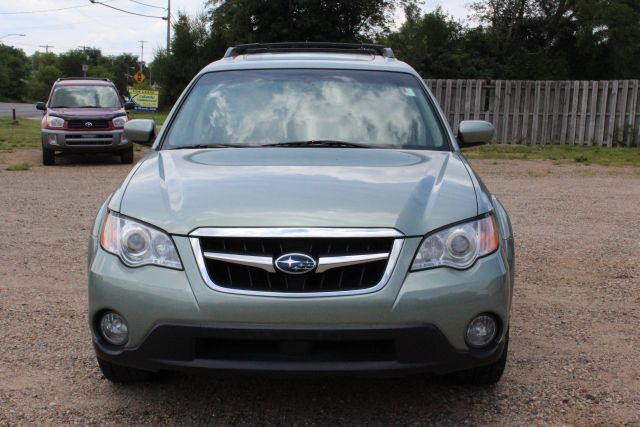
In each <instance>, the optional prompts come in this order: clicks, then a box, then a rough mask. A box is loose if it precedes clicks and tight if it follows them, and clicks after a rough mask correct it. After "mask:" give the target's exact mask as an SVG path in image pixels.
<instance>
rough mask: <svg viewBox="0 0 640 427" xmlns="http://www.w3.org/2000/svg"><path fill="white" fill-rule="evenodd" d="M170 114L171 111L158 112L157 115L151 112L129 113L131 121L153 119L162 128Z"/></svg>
mask: <svg viewBox="0 0 640 427" xmlns="http://www.w3.org/2000/svg"><path fill="white" fill-rule="evenodd" d="M168 114H169V111H158V112H157V113H153V112H150V111H131V112H130V113H129V119H131V120H133V119H151V120H153V121H154V122H156V124H157V125H158V126H161V125H162V124H163V123H164V121H165V120H166V119H167V115H168Z"/></svg>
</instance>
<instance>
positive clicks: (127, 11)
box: [89, 0, 167, 19]
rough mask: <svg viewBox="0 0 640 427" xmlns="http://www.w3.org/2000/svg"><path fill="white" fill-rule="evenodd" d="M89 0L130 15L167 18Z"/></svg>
mask: <svg viewBox="0 0 640 427" xmlns="http://www.w3.org/2000/svg"><path fill="white" fill-rule="evenodd" d="M89 1H90V2H91V4H101V5H102V6H106V7H108V8H111V9H115V10H119V11H120V12H124V13H128V14H130V15H137V16H143V17H145V18H157V19H167V18H166V17H165V16H154V15H145V14H143V13H137V12H131V11H129V10H124V9H120V8H118V7H115V6H111V5H108V4H106V3H102V2H99V1H97V0H89Z"/></svg>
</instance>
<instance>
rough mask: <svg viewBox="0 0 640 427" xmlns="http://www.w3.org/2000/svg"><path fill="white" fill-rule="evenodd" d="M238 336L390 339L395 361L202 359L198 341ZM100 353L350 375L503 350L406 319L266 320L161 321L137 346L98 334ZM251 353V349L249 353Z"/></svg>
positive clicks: (209, 366)
mask: <svg viewBox="0 0 640 427" xmlns="http://www.w3.org/2000/svg"><path fill="white" fill-rule="evenodd" d="M208 339H212V340H229V339H231V340H240V341H242V342H247V341H251V340H255V341H264V340H269V341H274V342H282V341H285V342H288V341H300V340H310V341H312V342H315V341H321V342H333V343H337V344H338V346H339V343H340V342H341V341H345V342H347V343H353V342H357V341H371V340H384V341H392V342H393V343H394V348H395V359H394V360H390V359H389V360H387V359H384V360H333V359H331V360H326V361H325V360H322V361H318V360H309V361H308V360H304V359H296V360H287V359H286V358H285V359H282V360H274V359H272V358H267V359H264V360H261V359H259V360H254V359H252V358H251V357H248V358H245V357H242V358H240V359H237V360H235V359H231V360H229V359H222V360H220V359H215V358H213V359H210V358H198V357H197V355H198V354H199V353H198V351H197V349H196V345H197V342H198V340H208ZM93 344H94V348H95V351H96V355H97V356H98V357H99V358H100V359H103V360H106V361H109V362H111V363H114V364H117V365H121V366H129V367H132V368H138V369H144V370H149V371H160V370H174V371H186V372H202V373H206V372H214V373H215V372H234V373H251V374H259V373H268V374H274V373H275V374H280V375H285V376H287V375H292V374H293V375H303V376H315V375H327V374H331V375H350V376H362V375H366V376H369V375H373V376H381V375H383V376H386V375H402V374H408V373H419V372H431V373H437V374H446V373H449V372H454V371H459V370H464V369H470V368H474V367H478V366H484V365H488V364H491V363H494V362H496V361H497V360H498V359H499V358H500V356H502V353H503V351H504V346H505V340H504V337H502V336H500V338H499V339H498V340H497V341H496V342H495V343H493V344H492V345H490V346H489V347H487V348H484V349H469V350H467V351H460V350H457V349H455V348H454V347H453V346H452V345H451V343H450V342H449V341H448V340H447V339H446V337H445V336H444V334H442V332H441V331H440V330H439V329H438V328H437V327H436V326H434V325H431V324H421V323H408V324H396V325H376V324H372V325H354V326H340V327H337V326H327V325H317V326H314V325H306V326H299V327H296V326H293V325H283V326H274V325H262V324H233V325H231V324H180V323H165V324H159V325H157V326H156V327H155V328H153V329H152V330H151V332H149V334H147V336H146V337H145V338H144V339H143V341H142V343H141V344H140V345H139V346H138V347H135V348H125V349H117V348H114V347H113V346H108V345H105V342H104V340H102V339H101V338H100V337H99V336H97V335H96V334H94V339H93ZM249 356H252V354H249Z"/></svg>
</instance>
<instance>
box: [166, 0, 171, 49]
mask: <svg viewBox="0 0 640 427" xmlns="http://www.w3.org/2000/svg"><path fill="white" fill-rule="evenodd" d="M170 47H171V0H167V56H169V48H170Z"/></svg>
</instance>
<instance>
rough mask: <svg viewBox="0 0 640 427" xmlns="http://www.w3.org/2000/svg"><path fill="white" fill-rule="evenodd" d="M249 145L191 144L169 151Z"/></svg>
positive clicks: (244, 146)
mask: <svg viewBox="0 0 640 427" xmlns="http://www.w3.org/2000/svg"><path fill="white" fill-rule="evenodd" d="M247 147H250V146H249V145H234V144H193V145H179V146H176V147H171V148H169V150H192V149H196V148H247Z"/></svg>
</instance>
